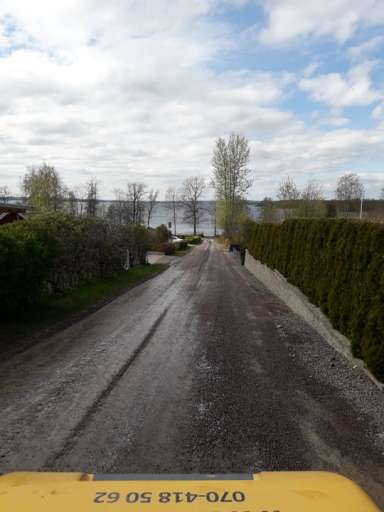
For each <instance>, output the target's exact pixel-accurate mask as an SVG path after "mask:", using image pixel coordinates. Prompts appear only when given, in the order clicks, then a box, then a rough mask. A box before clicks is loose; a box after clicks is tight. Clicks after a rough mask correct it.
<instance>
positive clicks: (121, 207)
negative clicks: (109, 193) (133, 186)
mask: <svg viewBox="0 0 384 512" xmlns="http://www.w3.org/2000/svg"><path fill="white" fill-rule="evenodd" d="M113 195H114V196H115V199H114V201H113V203H111V204H110V205H109V207H108V211H107V217H108V219H109V220H110V221H111V222H112V223H113V224H119V225H121V224H127V223H128V222H129V211H130V209H129V204H128V199H127V194H125V193H124V191H123V190H121V189H120V188H115V189H114V191H113Z"/></svg>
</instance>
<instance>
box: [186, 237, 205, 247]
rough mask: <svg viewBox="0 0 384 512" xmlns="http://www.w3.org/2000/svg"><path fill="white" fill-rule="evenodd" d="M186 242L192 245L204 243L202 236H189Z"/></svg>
mask: <svg viewBox="0 0 384 512" xmlns="http://www.w3.org/2000/svg"><path fill="white" fill-rule="evenodd" d="M185 240H186V241H187V243H188V244H191V245H199V244H201V242H202V240H201V237H200V236H187V237H186V238H185Z"/></svg>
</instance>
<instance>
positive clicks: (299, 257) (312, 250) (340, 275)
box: [245, 219, 384, 381]
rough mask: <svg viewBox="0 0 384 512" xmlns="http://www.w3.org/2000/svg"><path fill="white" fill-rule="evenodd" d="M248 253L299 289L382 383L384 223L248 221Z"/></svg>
mask: <svg viewBox="0 0 384 512" xmlns="http://www.w3.org/2000/svg"><path fill="white" fill-rule="evenodd" d="M245 240H246V245H247V247H248V250H249V252H250V254H251V255H252V256H253V257H255V258H256V259H258V260H259V261H261V262H262V263H265V264H266V265H268V266H269V267H271V268H274V269H277V270H279V271H280V272H281V273H282V274H283V275H284V276H285V277H286V278H287V280H288V281H289V282H290V283H292V284H294V285H295V286H297V287H298V288H300V289H301V290H302V291H303V292H304V293H305V295H306V296H307V297H308V298H309V300H310V301H311V302H312V303H313V304H315V305H317V306H319V307H320V308H321V310H322V311H323V312H324V313H325V314H326V315H327V316H328V317H329V319H330V320H331V322H332V324H333V326H334V327H335V328H336V329H338V330H339V331H341V332H342V333H343V334H344V335H345V336H347V337H348V338H349V339H350V340H351V342H352V352H353V354H354V355H355V356H356V357H361V358H363V359H364V361H365V362H366V364H367V367H368V368H369V369H370V370H371V371H372V373H373V374H374V375H375V376H376V377H377V378H379V379H380V380H382V381H384V225H382V224H375V223H371V222H359V221H351V220H333V219H318V220H316V219H313V220H306V219H291V220H287V221H285V222H283V223H282V224H257V223H254V222H249V223H248V224H247V225H246V228H245Z"/></svg>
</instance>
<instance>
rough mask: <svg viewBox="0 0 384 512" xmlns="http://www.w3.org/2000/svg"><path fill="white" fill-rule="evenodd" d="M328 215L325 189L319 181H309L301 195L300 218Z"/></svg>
mask: <svg viewBox="0 0 384 512" xmlns="http://www.w3.org/2000/svg"><path fill="white" fill-rule="evenodd" d="M326 214H327V207H326V204H325V202H324V194H323V187H322V186H321V184H320V183H318V182H317V181H309V182H308V183H307V185H306V186H305V188H304V190H303V191H302V193H301V201H300V206H299V216H300V217H325V216H326Z"/></svg>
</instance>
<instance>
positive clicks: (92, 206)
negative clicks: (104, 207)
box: [85, 178, 99, 217]
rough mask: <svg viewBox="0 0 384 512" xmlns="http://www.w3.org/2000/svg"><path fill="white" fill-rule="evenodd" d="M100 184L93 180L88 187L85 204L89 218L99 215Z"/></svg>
mask: <svg viewBox="0 0 384 512" xmlns="http://www.w3.org/2000/svg"><path fill="white" fill-rule="evenodd" d="M98 186H99V183H98V181H97V180H96V179H95V178H91V179H90V180H89V181H88V183H87V185H86V187H87V198H86V204H85V211H86V214H87V215H88V217H96V215H97V205H98V203H99V200H98V195H97V189H98Z"/></svg>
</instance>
